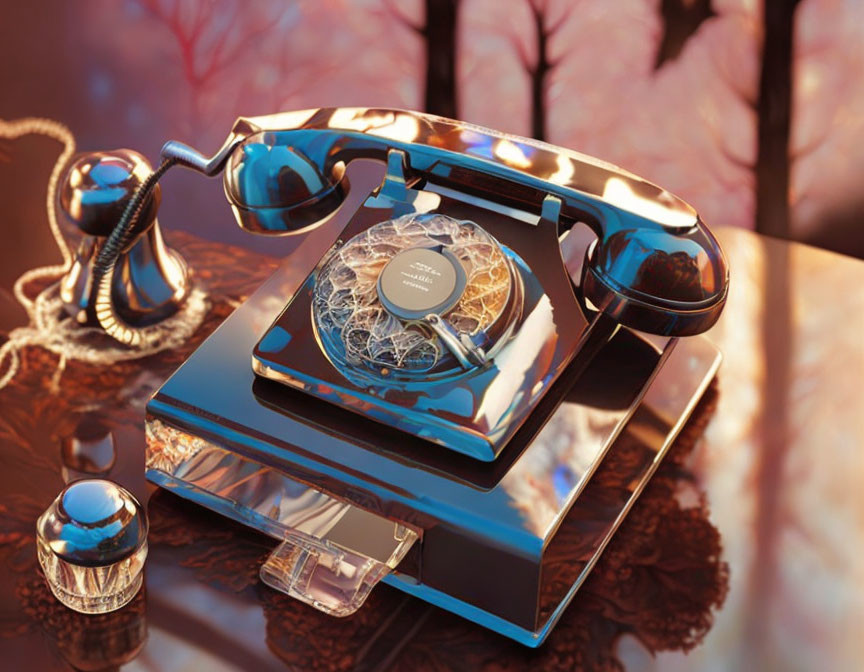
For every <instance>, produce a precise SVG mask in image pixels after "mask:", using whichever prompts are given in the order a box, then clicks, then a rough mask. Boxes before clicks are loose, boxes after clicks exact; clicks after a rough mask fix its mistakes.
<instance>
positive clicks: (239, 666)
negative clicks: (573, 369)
mask: <svg viewBox="0 0 864 672" xmlns="http://www.w3.org/2000/svg"><path fill="white" fill-rule="evenodd" d="M717 233H718V237H719V238H720V240H721V243H722V244H723V246H724V249H725V251H726V253H727V255H728V258H729V263H730V267H731V273H732V285H731V290H730V292H731V293H730V296H729V300H728V305H727V308H726V311H725V313H724V315H723V317H722V318H721V320H720V322H719V323H718V324H717V326H716V327H715V328H714V329H713V330H712V331H711V332H710V334H709V335H710V337H711V339H712V340H713V341H714V342H715V343H716V344H717V345H718V346H719V347H720V348H721V350H723V352H724V355H725V360H724V363H723V365H722V367H721V369H720V374H719V376H718V379H717V381H716V382H715V383H714V384H713V385H712V387H711V388H709V391H708V392H707V393H706V396H705V398H704V399H703V401H702V402H701V403H700V405H699V407H698V408H697V410H696V412H695V413H694V416H693V418H692V419H691V421H690V422H689V424H688V425H687V426H686V427H685V429H684V431H683V433H682V435H681V437H680V438H679V440H678V441H677V442H676V444H675V446H674V447H673V448H672V450H671V452H670V454H669V455H668V456H667V459H666V460H665V462H664V463H663V465H662V466H661V468H660V469H659V471H658V472H657V474H656V475H655V477H654V479H653V480H652V482H651V484H650V485H649V486H648V488H647V489H646V490H645V492H644V493H643V494H642V496H641V499H640V500H639V502H638V503H637V504H636V506H635V507H634V509H633V510H632V512H631V514H630V516H629V517H628V518H627V520H626V521H625V522H624V524H623V525H622V527H621V528H620V530H619V532H618V534H617V536H616V537H615V538H614V539H613V540H612V542H611V544H610V545H609V547H608V548H607V550H606V552H605V553H604V555H603V556H602V558H601V560H600V562H599V563H598V565H597V567H596V568H595V570H594V572H593V573H592V574H591V576H590V577H589V579H588V580H587V582H586V583H585V585H584V586H583V588H582V589H581V591H580V592H579V594H578V595H577V597H576V599H575V600H574V602H573V604H572V605H571V607H570V608H569V609H568V611H567V612H566V613H565V615H564V617H563V619H562V621H561V623H560V624H559V625H558V627H557V629H556V630H555V631H554V632H553V633H552V635H551V636H550V637H549V639H548V641H547V642H546V644H545V645H544V646H543V647H542V648H540V649H539V650H536V651H532V650H529V649H525V648H523V647H521V646H519V645H517V644H514V643H512V642H510V641H508V640H506V639H504V638H502V637H500V636H498V635H495V634H493V633H491V632H489V631H486V630H484V629H482V628H480V627H478V626H475V625H473V624H471V623H469V622H467V621H464V620H462V619H459V618H458V617H455V616H453V615H450V614H448V613H446V612H443V611H441V610H439V609H437V608H435V607H432V606H429V605H427V604H425V603H423V602H420V601H418V600H416V599H414V598H411V597H409V596H406V595H404V594H402V593H399V592H397V591H396V590H394V589H392V588H390V587H389V586H385V585H381V586H378V587H377V588H376V589H375V591H373V593H372V595H371V597H370V598H369V600H368V602H367V603H366V605H365V606H364V608H363V609H361V610H360V611H359V612H358V613H357V614H355V615H354V616H352V617H350V618H347V619H334V618H330V617H327V616H324V615H323V614H320V613H318V612H316V611H314V610H312V609H311V608H309V607H307V606H305V605H303V604H301V603H299V602H296V601H294V600H292V599H290V598H288V597H287V596H285V595H282V594H280V593H277V592H275V591H273V590H271V589H269V588H267V587H266V586H265V585H263V584H262V583H261V582H260V580H259V579H258V569H259V567H260V565H261V562H262V561H263V559H264V558H265V557H266V556H267V555H268V554H269V553H270V551H271V550H272V549H273V547H274V545H275V542H274V541H273V540H271V539H269V538H266V537H264V536H261V535H258V534H256V533H254V532H251V531H248V530H246V529H244V528H242V527H240V526H239V525H236V524H234V523H231V522H230V521H227V520H225V519H223V518H220V517H218V516H216V515H214V514H211V513H210V512H208V511H205V510H204V509H202V508H199V507H196V506H194V505H192V504H189V503H186V502H184V501H182V500H180V499H179V498H176V497H175V496H173V495H171V494H169V493H166V492H162V491H156V490H155V489H154V488H153V487H152V486H150V485H148V484H146V483H145V481H144V469H143V466H144V465H143V460H144V455H143V414H144V404H145V403H146V400H147V398H148V397H149V396H150V394H151V393H152V392H153V391H154V390H155V389H156V388H157V387H158V385H159V384H160V383H161V382H162V381H163V380H164V379H165V378H166V377H167V376H168V375H169V374H170V372H171V371H172V370H173V369H174V368H176V366H177V365H178V364H179V363H180V362H181V361H182V360H183V359H184V358H185V357H187V356H188V354H189V353H190V352H191V351H192V350H193V349H194V347H195V346H196V345H198V344H200V342H201V340H203V338H204V337H205V336H206V334H207V333H209V332H211V331H212V330H213V329H215V327H216V326H218V324H219V323H220V322H221V321H222V320H223V319H224V318H225V317H227V315H228V314H230V312H231V311H232V310H233V309H234V307H235V306H236V305H237V303H238V302H239V301H240V300H242V298H243V297H245V296H247V295H248V294H249V293H250V292H251V291H252V290H253V289H254V288H255V287H256V286H258V285H259V284H260V283H261V282H262V281H263V280H264V279H265V278H266V277H267V276H268V275H269V274H270V273H272V271H273V270H274V269H275V268H276V267H277V265H278V264H279V263H280V261H281V260H279V259H275V258H271V257H266V256H263V255H260V254H257V253H253V252H250V251H248V250H243V249H238V248H234V247H229V246H227V245H224V244H219V243H212V242H206V241H203V240H200V239H198V238H194V237H192V236H190V235H188V234H177V233H175V234H174V235H173V236H172V235H170V234H169V242H170V243H171V244H172V245H175V246H176V247H178V248H179V249H180V250H181V251H182V253H183V254H184V256H185V257H186V258H187V260H189V262H190V264H191V265H192V267H194V268H195V269H196V270H197V272H198V274H199V277H200V278H201V279H202V280H203V281H205V282H206V284H207V286H208V288H209V290H210V292H211V301H212V307H211V311H210V314H209V316H208V318H207V320H206V322H205V324H204V325H203V327H202V328H201V329H200V330H199V332H198V333H197V334H196V337H195V338H194V340H193V342H190V343H189V344H188V346H187V347H185V348H183V349H181V350H178V351H173V352H170V353H166V354H163V355H159V356H156V357H151V358H148V359H146V360H144V361H140V362H126V363H122V364H119V365H114V366H113V367H111V368H97V367H94V366H89V365H83V364H78V363H76V362H71V361H70V362H67V364H66V368H65V370H64V371H63V373H62V375H61V376H60V377H59V380H58V379H55V371H56V368H57V359H56V357H54V356H53V355H50V354H48V353H46V352H44V351H42V350H39V349H35V348H34V349H28V350H26V351H25V353H24V355H23V357H22V365H21V371H20V373H19V374H18V375H17V377H16V378H15V379H14V381H13V383H12V384H10V386H9V387H7V388H5V389H3V390H0V567H2V569H0V659H2V660H3V661H4V662H3V667H4V668H5V669H15V670H18V669H22V670H23V669H40V670H41V669H44V670H65V669H73V668H74V669H84V670H101V669H117V668H120V667H122V668H124V669H129V670H134V669H147V670H177V669H189V670H193V669H194V670H199V669H207V670H243V669H256V670H271V669H272V670H277V669H286V667H287V668H288V669H297V670H316V669H328V670H426V669H430V670H450V669H454V670H476V669H488V670H523V669H524V670H572V669H600V670H608V669H624V670H690V669H697V670H739V669H763V670H767V669H778V670H779V669H782V670H809V669H830V670H855V669H859V668H860V659H861V657H862V655H864V644H862V642H861V638H860V637H859V636H858V634H859V630H860V624H861V623H862V622H864V560H862V559H861V558H862V557H864V553H862V551H864V495H862V494H861V493H862V492H864V490H862V488H861V487H860V486H859V482H860V481H861V480H862V478H864V456H862V454H861V453H860V451H859V448H860V446H862V445H864V401H862V398H861V395H860V383H859V381H860V379H861V374H862V373H864V348H862V336H861V334H862V333H864V293H862V292H861V291H860V287H861V286H862V284H864V263H862V262H860V261H855V260H852V259H849V258H846V257H842V256H839V255H836V254H832V253H827V252H823V251H820V250H816V249H814V248H809V247H805V246H802V245H796V244H789V243H784V242H779V241H774V240H768V239H765V238H761V237H759V236H756V235H754V234H752V233H749V232H745V231H741V230H732V229H720V230H719V231H717ZM320 243H321V241H320V240H317V242H316V240H315V239H312V240H310V241H309V242H308V245H309V246H313V247H314V245H316V244H320ZM306 245H307V243H306V242H304V243H303V246H306ZM303 246H301V247H300V248H299V249H298V251H297V252H296V253H295V254H298V255H306V254H308V255H310V259H311V258H313V255H314V251H310V250H312V248H308V249H305V250H304V247H303ZM11 254H13V252H12V251H11V250H9V249H7V248H4V249H3V250H2V251H0V258H3V257H5V256H6V255H11ZM301 258H302V257H301ZM302 272H303V271H302V269H298V273H302ZM278 309H279V306H276V307H274V312H275V311H278ZM12 319H14V318H10V319H6V320H5V321H4V322H3V323H4V324H9V323H10V322H11V321H12ZM265 326H266V325H265ZM55 383H56V386H54V385H55ZM52 386H53V387H52ZM55 390H59V392H58V391H55ZM94 473H97V474H98V475H99V477H103V478H106V477H107V478H110V479H112V480H115V481H117V482H119V483H121V484H122V485H123V486H124V487H126V488H128V489H129V490H130V491H131V492H132V493H133V494H135V495H136V496H137V497H138V498H139V499H140V500H141V501H142V503H145V505H146V507H147V510H148V513H149V517H150V534H149V543H150V555H149V558H148V560H147V565H146V568H145V587H144V590H142V592H141V593H139V595H138V596H137V597H136V598H135V599H134V600H133V601H132V603H130V604H129V605H127V606H126V607H125V608H123V609H121V610H120V611H117V612H115V613H112V614H104V615H99V616H83V615H80V614H76V613H75V612H72V611H70V610H68V609H66V608H65V607H63V606H62V605H60V604H59V603H58V602H57V601H56V600H55V599H54V598H53V597H52V595H51V594H50V592H49V590H48V588H47V586H46V585H45V583H44V581H43V579H42V576H41V574H40V573H39V571H38V563H37V559H36V544H35V531H36V527H35V521H36V518H37V517H38V516H39V514H40V513H41V512H42V511H44V510H45V508H46V507H47V506H48V504H49V503H50V502H51V501H52V500H53V498H54V497H55V496H56V495H57V493H58V492H60V490H61V489H62V488H63V486H64V484H65V482H67V481H69V480H73V479H75V478H79V477H80V476H81V475H82V474H88V475H93V474H94ZM615 473H616V469H615V465H608V468H607V470H606V471H605V472H602V471H601V472H598V476H604V474H605V475H606V477H608V478H609V479H610V482H614V477H615Z"/></svg>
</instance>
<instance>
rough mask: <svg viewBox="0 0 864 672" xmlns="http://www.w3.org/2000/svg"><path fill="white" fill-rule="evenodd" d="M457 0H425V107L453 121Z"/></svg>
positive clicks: (454, 115) (423, 31)
mask: <svg viewBox="0 0 864 672" xmlns="http://www.w3.org/2000/svg"><path fill="white" fill-rule="evenodd" d="M458 18H459V0H426V25H425V26H424V28H423V29H422V31H421V32H422V35H423V37H424V38H425V39H426V93H425V101H424V108H425V109H426V111H427V112H430V113H432V114H439V115H441V116H442V117H451V118H453V119H455V118H456V117H457V112H458V99H457V95H456V52H457V39H458V35H457V22H458Z"/></svg>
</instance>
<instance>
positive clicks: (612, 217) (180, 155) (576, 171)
mask: <svg viewBox="0 0 864 672" xmlns="http://www.w3.org/2000/svg"><path fill="white" fill-rule="evenodd" d="M162 158H163V164H162V165H161V166H160V167H159V168H158V169H157V170H156V172H155V173H154V174H153V175H152V176H151V178H150V180H148V183H147V184H145V185H142V188H141V189H140V190H139V193H138V194H136V196H137V197H139V198H137V199H133V201H132V202H130V203H129V206H128V207H127V210H126V212H125V213H124V216H123V218H122V219H121V222H120V224H118V226H117V227H116V228H115V230H114V232H113V233H112V238H114V239H115V240H114V242H113V244H112V243H111V239H109V244H106V246H105V247H104V248H103V250H102V252H101V254H100V257H99V260H98V261H97V268H96V271H97V276H98V280H99V286H100V287H102V289H103V291H100V292H99V294H98V296H97V315H98V316H99V321H100V323H101V324H102V325H103V327H105V329H106V330H107V331H108V332H109V333H111V334H112V335H113V336H115V338H118V339H119V340H122V341H124V342H127V343H130V344H134V343H136V342H140V338H141V336H140V334H139V331H138V330H136V329H134V328H132V327H130V326H129V325H126V324H124V323H123V322H122V318H120V316H119V315H117V313H116V311H115V310H114V309H113V306H112V304H111V301H110V291H109V288H110V281H109V282H108V283H107V284H106V277H108V276H110V275H111V268H112V267H113V264H114V262H115V261H116V259H115V258H114V253H115V250H116V248H117V246H118V245H122V243H123V241H124V240H126V239H127V236H128V231H129V230H131V229H132V228H133V227H132V225H133V224H134V220H135V218H136V217H137V214H136V212H137V211H140V210H141V209H143V207H144V203H145V201H146V199H147V197H148V193H149V189H152V187H153V186H154V185H155V183H156V180H158V179H159V177H160V176H161V174H162V173H164V171H165V170H167V169H168V168H169V167H170V166H171V165H173V164H175V163H178V164H180V165H184V166H186V167H188V168H191V169H194V170H197V171H198V172H201V173H204V174H205V175H215V174H216V173H218V172H220V171H222V170H224V188H225V194H226V196H227V198H228V201H229V203H230V204H231V207H232V209H233V211H234V214H235V217H236V219H237V222H238V223H239V224H240V226H241V227H243V228H244V229H246V230H248V231H251V232H253V233H258V234H265V235H289V234H296V233H302V232H304V231H307V230H309V229H310V228H313V227H315V226H317V225H318V224H320V223H321V222H322V221H323V220H324V219H326V218H327V217H328V216H329V215H330V214H332V213H333V212H334V211H335V210H336V209H337V208H338V207H339V205H340V204H341V203H342V200H343V198H344V196H345V193H346V192H347V184H346V179H345V168H346V166H347V164H348V163H350V162H351V161H352V160H354V159H356V158H373V159H380V160H383V161H386V162H387V163H388V176H390V177H391V178H392V177H393V176H396V177H397V178H399V179H402V180H403V181H404V182H409V181H414V180H420V181H425V182H428V183H433V184H438V185H441V186H444V187H446V186H448V185H449V186H458V188H459V189H460V190H461V191H467V192H473V193H475V194H476V195H478V196H481V197H483V196H485V197H487V198H492V199H493V200H497V201H499V202H504V203H508V204H512V205H513V206H514V207H518V208H520V209H522V210H525V211H528V212H533V213H536V214H537V215H540V216H541V217H542V218H546V219H553V220H556V221H557V223H558V226H559V231H560V232H562V233H563V231H564V230H566V229H567V228H569V227H570V226H572V225H573V224H574V223H576V222H579V221H581V222H584V223H586V224H587V225H588V226H590V227H591V228H592V229H593V231H594V233H595V234H596V235H597V240H596V241H595V242H594V243H593V244H592V245H591V246H589V248H588V250H587V251H586V260H585V264H584V265H583V277H582V292H583V295H584V297H585V299H586V300H587V301H588V302H590V303H591V304H593V306H594V307H596V308H597V309H598V310H600V311H602V312H604V313H606V314H607V315H609V316H610V317H612V318H613V319H614V320H615V321H617V322H619V323H621V324H624V325H626V326H629V327H633V328H635V329H638V330H641V331H646V332H650V333H657V334H663V335H671V336H687V335H692V334H697V333H700V332H703V331H705V330H706V329H708V328H710V327H711V326H712V325H713V324H714V323H715V322H716V321H717V318H718V317H719V315H720V312H721V310H722V308H723V305H724V303H725V301H726V294H727V288H728V282H729V279H728V269H727V264H726V260H725V258H724V256H723V252H722V250H721V249H720V246H719V244H718V242H717V240H716V239H715V238H714V236H713V235H712V234H711V232H710V231H709V230H708V228H707V227H706V226H705V224H704V223H703V222H702V221H701V220H700V219H699V216H698V214H697V213H696V211H695V210H694V209H693V208H692V207H690V206H689V205H688V204H687V203H685V202H684V201H682V200H681V199H679V198H677V197H676V196H674V195H672V194H670V193H669V192H667V191H665V190H663V189H661V188H659V187H657V186H656V185H654V184H651V183H650V182H647V181H645V180H643V179H642V178H639V177H637V176H635V175H633V174H631V173H628V172H626V171H623V170H621V169H620V168H618V167H616V166H613V165H611V164H608V163H605V162H603V161H599V160H597V159H594V158H591V157H589V156H586V155H583V154H579V153H577V152H574V151H571V150H567V149H562V148H560V147H555V146H552V145H549V144H547V143H544V142H538V141H535V140H531V139H527V138H521V137H518V136H513V135H507V134H504V133H500V132H498V131H493V130H490V129H487V128H482V127H480V126H474V125H472V124H467V123H464V122H458V121H453V120H450V119H444V118H441V117H435V116H431V115H427V114H422V113H418V112H409V111H401V110H390V109H373V108H322V109H315V110H305V111H300V112H287V113H282V114H274V115H269V116H263V117H250V118H242V117H241V118H240V119H238V120H237V121H236V122H235V124H234V128H233V129H232V132H231V134H230V135H229V137H228V139H227V140H226V142H225V144H224V145H223V147H222V148H221V149H220V150H219V152H217V153H216V154H215V155H214V156H213V157H211V158H206V157H204V156H202V155H201V154H200V153H198V152H197V151H195V150H193V149H191V148H190V147H188V146H186V145H183V144H182V143H179V142H174V141H172V142H168V143H167V144H166V145H165V146H164V147H163V149H162ZM124 232H127V233H124ZM99 297H101V299H100V298H99Z"/></svg>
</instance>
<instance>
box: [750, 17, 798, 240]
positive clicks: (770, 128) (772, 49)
mask: <svg viewBox="0 0 864 672" xmlns="http://www.w3.org/2000/svg"><path fill="white" fill-rule="evenodd" d="M798 2H799V0H765V2H764V4H763V15H764V17H763V25H764V30H765V35H764V39H763V42H762V72H761V75H760V79H759V103H758V108H757V109H758V115H759V122H758V130H757V138H758V140H757V142H758V154H757V157H756V169H755V173H756V230H757V231H758V232H759V233H764V234H768V235H771V236H777V237H779V238H788V237H789V229H790V227H789V172H790V160H789V135H790V127H791V121H792V39H793V33H794V18H795V8H796V7H797V5H798Z"/></svg>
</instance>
